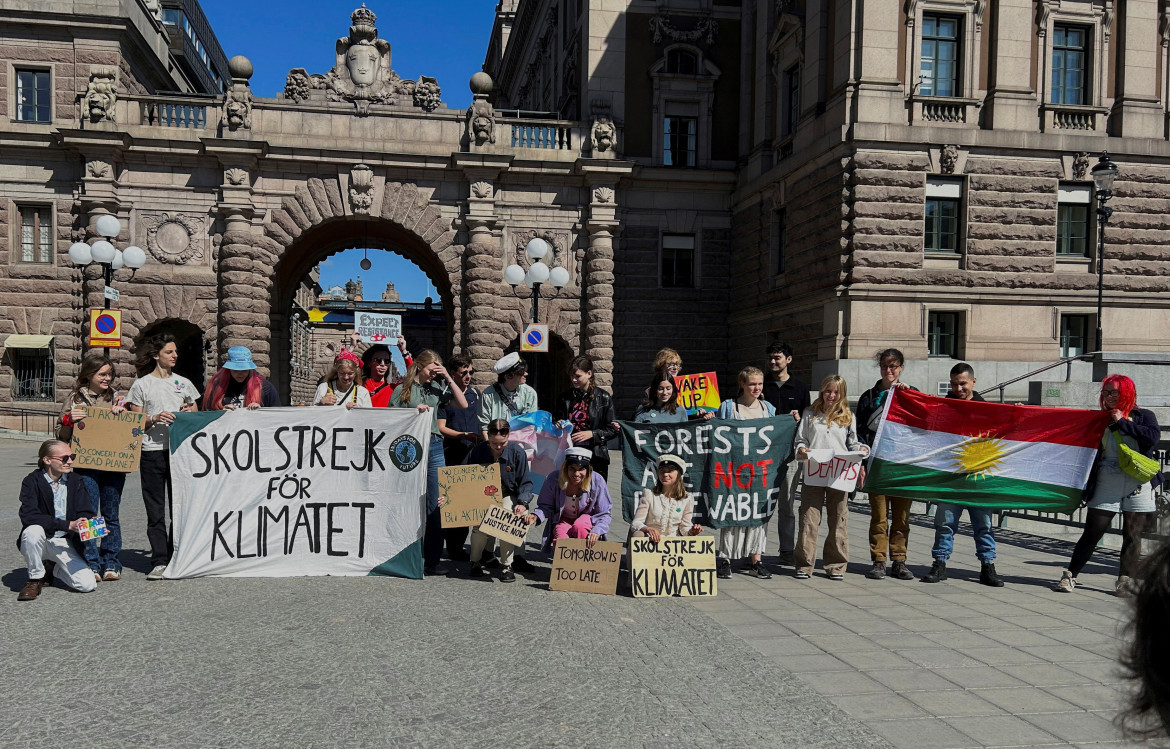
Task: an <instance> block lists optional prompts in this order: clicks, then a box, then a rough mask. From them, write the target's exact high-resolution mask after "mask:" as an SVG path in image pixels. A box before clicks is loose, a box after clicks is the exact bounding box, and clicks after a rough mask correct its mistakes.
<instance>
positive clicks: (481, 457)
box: [439, 419, 532, 583]
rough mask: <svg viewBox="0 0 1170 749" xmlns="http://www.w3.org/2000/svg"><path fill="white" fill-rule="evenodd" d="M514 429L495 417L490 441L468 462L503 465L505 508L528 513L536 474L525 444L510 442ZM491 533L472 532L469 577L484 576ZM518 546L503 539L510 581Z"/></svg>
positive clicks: (504, 572)
mask: <svg viewBox="0 0 1170 749" xmlns="http://www.w3.org/2000/svg"><path fill="white" fill-rule="evenodd" d="M510 431H511V429H510V428H509V427H508V422H506V421H504V420H503V419H495V420H494V421H492V422H491V423H489V424H488V428H487V432H488V438H487V442H481V443H479V444H478V445H476V446H475V447H473V448H472V449H471V452H470V453H468V455H467V459H466V460H465V461H464V462H465V463H466V464H467V465H483V466H487V465H491V464H492V463H498V464H499V466H500V484H501V489H502V490H503V491H502V494H503V497H502V501H503V504H504V508H505V509H510V510H511V511H512V512H513V513H515V514H517V515H524V514H526V513H527V512H528V508H529V506H530V505H531V504H532V477H531V476H529V474H528V456H527V455H525V454H524V448H522V447H520V446H519V445H516V444H513V443H511V442H508V434H509V433H510ZM446 503H447V498H446V497H441V498H440V499H439V504H440V506H442V505H444V504H446ZM491 540H493V539H492V537H491V536H489V535H487V534H486V533H483V532H482V531H480V530H479V529H478V528H476V529H475V530H474V531H472V533H471V571H470V572H468V573H467V574H468V576H469V577H483V576H484V575H485V574H487V573H485V572H484V571H483V554H484V549H485V548H486V547H487V544H488V542H489V541H491ZM515 552H516V547H515V546H513V545H512V544H510V543H506V542H503V541H501V542H500V564H501V568H500V580H501V581H503V582H506V583H510V582H515V580H516V573H515V572H513V571H512V560H513V557H514V555H515Z"/></svg>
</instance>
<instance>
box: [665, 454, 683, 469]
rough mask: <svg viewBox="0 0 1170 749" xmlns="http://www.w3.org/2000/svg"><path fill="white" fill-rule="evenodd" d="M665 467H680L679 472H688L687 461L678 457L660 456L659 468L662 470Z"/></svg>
mask: <svg viewBox="0 0 1170 749" xmlns="http://www.w3.org/2000/svg"><path fill="white" fill-rule="evenodd" d="M664 465H674V466H678V470H680V471H686V470H687V463H686V461H685V460H683V459H682V458H680V457H679V456H677V455H659V456H658V467H659V468H661V467H662V466H664Z"/></svg>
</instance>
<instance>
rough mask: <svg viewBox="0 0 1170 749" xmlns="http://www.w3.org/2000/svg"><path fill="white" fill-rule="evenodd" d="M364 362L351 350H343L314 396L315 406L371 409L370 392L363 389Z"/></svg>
mask: <svg viewBox="0 0 1170 749" xmlns="http://www.w3.org/2000/svg"><path fill="white" fill-rule="evenodd" d="M361 366H362V360H361V359H359V358H358V356H357V354H355V353H353V352H352V351H350V350H349V349H342V350H341V353H339V354H338V355H337V356H336V357H335V358H334V359H333V366H332V367H331V368H330V369H329V372H328V373H327V374H326V375H325V379H324V380H323V381H322V382H321V384H320V385H318V386H317V392H316V394H314V395H313V405H314V406H345V407H346V408H371V407H373V403H372V402H371V401H370V391H369V390H366V389H365V388H364V387H362V372H361Z"/></svg>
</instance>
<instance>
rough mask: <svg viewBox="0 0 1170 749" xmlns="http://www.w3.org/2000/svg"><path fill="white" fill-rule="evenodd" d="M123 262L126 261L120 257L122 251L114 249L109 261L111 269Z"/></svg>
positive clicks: (123, 263)
mask: <svg viewBox="0 0 1170 749" xmlns="http://www.w3.org/2000/svg"><path fill="white" fill-rule="evenodd" d="M125 264H126V261H125V260H123V259H122V251H121V250H114V259H113V260H111V261H110V268H112V269H113V270H118V269H119V268H121V267H122V266H123V265H125Z"/></svg>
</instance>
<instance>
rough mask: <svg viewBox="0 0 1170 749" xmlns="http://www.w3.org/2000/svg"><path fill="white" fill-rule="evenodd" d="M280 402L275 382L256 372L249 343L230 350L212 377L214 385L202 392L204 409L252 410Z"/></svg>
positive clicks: (277, 404)
mask: <svg viewBox="0 0 1170 749" xmlns="http://www.w3.org/2000/svg"><path fill="white" fill-rule="evenodd" d="M279 405H280V395H279V394H278V393H277V392H276V388H275V387H274V386H273V384H272V383H271V382H269V381H268V380H266V379H264V378H263V377H262V376H261V375H260V373H259V372H257V371H256V363H255V362H253V361H252V351H251V350H250V349H249V348H248V347H247V346H232V347H231V348H230V349H228V358H227V361H226V362H224V363H223V368H222V369H220V370H219V371H218V372H216V373H215V376H214V377H212V378H211V384H210V385H208V386H207V390H206V391H204V393H203V410H204V411H234V410H235V409H237V408H247V409H248V410H252V409H256V408H260V407H262V406H263V407H264V408H271V407H273V406H279Z"/></svg>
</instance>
